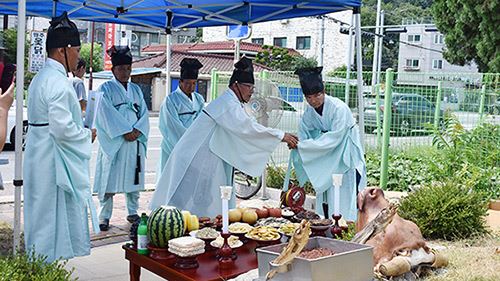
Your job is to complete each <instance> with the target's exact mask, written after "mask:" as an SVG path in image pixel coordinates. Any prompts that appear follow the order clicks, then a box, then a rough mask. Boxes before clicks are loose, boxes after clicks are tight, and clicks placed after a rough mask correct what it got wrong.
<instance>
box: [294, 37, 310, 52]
mask: <svg viewBox="0 0 500 281" xmlns="http://www.w3.org/2000/svg"><path fill="white" fill-rule="evenodd" d="M296 49H297V50H309V49H311V36H303V37H297V46H296Z"/></svg>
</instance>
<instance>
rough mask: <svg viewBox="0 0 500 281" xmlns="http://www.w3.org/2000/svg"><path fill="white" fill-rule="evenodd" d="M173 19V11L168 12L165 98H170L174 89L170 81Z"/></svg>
mask: <svg viewBox="0 0 500 281" xmlns="http://www.w3.org/2000/svg"><path fill="white" fill-rule="evenodd" d="M172 17H173V13H172V11H170V10H168V11H167V28H166V32H167V48H166V50H165V60H166V67H167V77H166V79H167V81H166V82H167V83H166V93H165V96H168V95H169V94H170V92H172V90H171V87H172V81H171V79H170V71H171V69H172V60H171V40H172Z"/></svg>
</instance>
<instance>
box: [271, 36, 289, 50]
mask: <svg viewBox="0 0 500 281" xmlns="http://www.w3.org/2000/svg"><path fill="white" fill-rule="evenodd" d="M273 45H274V46H276V47H282V48H286V37H275V38H274V39H273Z"/></svg>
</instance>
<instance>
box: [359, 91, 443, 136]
mask: <svg viewBox="0 0 500 281" xmlns="http://www.w3.org/2000/svg"><path fill="white" fill-rule="evenodd" d="M375 109H376V101H375V97H373V96H369V97H367V98H366V105H365V111H364V112H365V132H367V133H372V132H373V131H374V130H375V129H376V128H377V121H376V110H375ZM384 110H385V108H384V95H383V94H382V95H380V111H381V114H380V122H381V123H380V127H382V124H383V115H384V114H383V112H384ZM390 110H391V111H392V121H391V131H394V132H396V134H397V135H401V136H407V135H409V134H410V133H411V132H412V131H414V130H423V129H426V128H427V126H429V124H433V123H434V115H435V111H436V107H435V105H434V104H433V103H432V102H430V101H429V100H427V99H426V98H425V97H423V96H421V95H418V94H399V93H393V95H392V106H391V109H390ZM439 119H440V120H439V122H440V123H442V121H443V110H439Z"/></svg>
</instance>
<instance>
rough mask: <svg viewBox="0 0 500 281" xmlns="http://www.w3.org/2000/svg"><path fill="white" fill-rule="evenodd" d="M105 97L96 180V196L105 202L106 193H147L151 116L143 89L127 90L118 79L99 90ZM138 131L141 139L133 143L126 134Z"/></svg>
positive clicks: (99, 118)
mask: <svg viewBox="0 0 500 281" xmlns="http://www.w3.org/2000/svg"><path fill="white" fill-rule="evenodd" d="M98 91H101V92H103V97H102V99H101V102H100V105H99V109H98V110H99V112H98V113H97V118H96V129H97V138H98V140H99V152H98V154H97V165H96V173H95V180H94V192H97V193H98V194H99V199H100V200H102V199H103V198H104V195H105V194H106V193H123V192H134V191H140V190H144V168H145V157H146V147H147V141H148V134H149V113H148V108H147V105H146V102H145V101H144V97H143V94H142V91H141V89H140V88H139V86H137V85H136V84H134V83H130V82H129V83H128V87H127V90H125V88H124V87H123V85H122V84H120V82H118V81H117V80H116V79H112V80H110V81H108V82H105V83H104V84H102V85H101V87H99V90H98ZM133 129H137V130H139V131H140V132H141V136H140V137H139V138H138V139H137V140H136V141H133V142H130V141H127V140H125V138H124V137H123V135H124V134H126V133H129V132H131V131H132V130H133ZM137 142H139V153H140V162H141V165H140V166H141V171H140V174H139V184H134V177H135V173H136V165H137V148H138V146H137Z"/></svg>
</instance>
